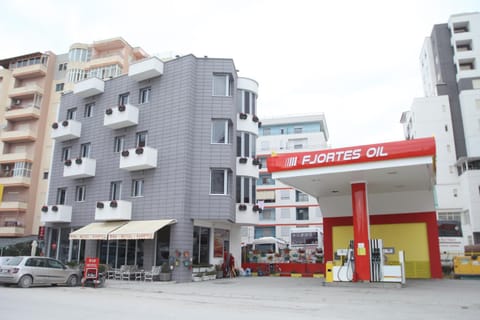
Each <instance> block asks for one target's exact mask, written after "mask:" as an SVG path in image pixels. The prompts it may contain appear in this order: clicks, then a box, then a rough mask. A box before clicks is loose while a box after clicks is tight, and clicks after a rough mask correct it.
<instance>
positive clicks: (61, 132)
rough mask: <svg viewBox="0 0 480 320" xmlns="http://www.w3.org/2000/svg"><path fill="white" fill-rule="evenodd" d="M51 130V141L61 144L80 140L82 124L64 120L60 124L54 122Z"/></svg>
mask: <svg viewBox="0 0 480 320" xmlns="http://www.w3.org/2000/svg"><path fill="white" fill-rule="evenodd" d="M52 129H53V130H52V134H51V137H52V139H55V141H58V142H61V141H67V140H72V139H77V138H80V134H81V132H82V124H81V123H80V122H78V121H75V120H65V121H63V122H62V123H60V124H59V123H56V122H55V123H54V124H53V125H52Z"/></svg>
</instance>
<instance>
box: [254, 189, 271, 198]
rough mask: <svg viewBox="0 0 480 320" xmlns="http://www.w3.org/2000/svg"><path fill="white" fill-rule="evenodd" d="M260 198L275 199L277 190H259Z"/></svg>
mask: <svg viewBox="0 0 480 320" xmlns="http://www.w3.org/2000/svg"><path fill="white" fill-rule="evenodd" d="M257 199H258V200H275V191H273V190H266V191H263V190H262V191H257Z"/></svg>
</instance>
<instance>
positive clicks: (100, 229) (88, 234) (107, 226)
mask: <svg viewBox="0 0 480 320" xmlns="http://www.w3.org/2000/svg"><path fill="white" fill-rule="evenodd" d="M126 223H127V221H110V222H94V223H90V224H87V225H86V226H85V227H83V228H80V229H78V230H76V231H74V232H72V233H70V240H107V239H108V234H109V233H111V232H112V231H114V230H116V229H118V228H120V227H121V226H123V225H124V224H126Z"/></svg>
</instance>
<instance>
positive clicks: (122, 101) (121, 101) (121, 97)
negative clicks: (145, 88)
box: [118, 92, 130, 106]
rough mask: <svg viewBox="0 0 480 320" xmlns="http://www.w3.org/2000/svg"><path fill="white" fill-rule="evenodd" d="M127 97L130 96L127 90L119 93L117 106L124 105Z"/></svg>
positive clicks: (126, 102)
mask: <svg viewBox="0 0 480 320" xmlns="http://www.w3.org/2000/svg"><path fill="white" fill-rule="evenodd" d="M129 97H130V93H129V92H127V93H122V94H121V95H119V96H118V105H119V106H124V105H126V104H128V100H129Z"/></svg>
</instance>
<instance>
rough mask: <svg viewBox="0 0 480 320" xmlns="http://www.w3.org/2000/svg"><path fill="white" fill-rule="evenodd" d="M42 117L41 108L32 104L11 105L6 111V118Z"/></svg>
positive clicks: (27, 118)
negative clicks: (23, 105)
mask: <svg viewBox="0 0 480 320" xmlns="http://www.w3.org/2000/svg"><path fill="white" fill-rule="evenodd" d="M38 118H40V109H39V108H38V107H34V106H33V105H30V106H28V107H18V106H11V107H10V108H9V109H7V111H6V112H5V119H6V120H10V121H23V120H33V119H38Z"/></svg>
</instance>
